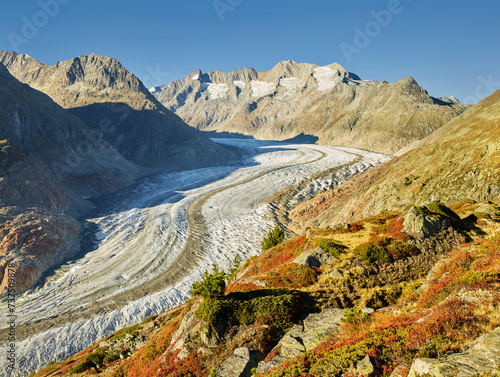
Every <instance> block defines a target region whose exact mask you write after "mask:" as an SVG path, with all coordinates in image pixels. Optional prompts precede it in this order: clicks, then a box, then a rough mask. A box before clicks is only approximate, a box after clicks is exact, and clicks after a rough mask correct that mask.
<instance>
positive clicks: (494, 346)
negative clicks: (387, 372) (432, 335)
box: [408, 327, 500, 377]
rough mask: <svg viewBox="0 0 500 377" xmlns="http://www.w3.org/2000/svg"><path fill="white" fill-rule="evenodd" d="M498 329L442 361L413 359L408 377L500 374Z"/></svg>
mask: <svg viewBox="0 0 500 377" xmlns="http://www.w3.org/2000/svg"><path fill="white" fill-rule="evenodd" d="M499 367H500V327H498V328H496V329H495V330H494V331H493V332H492V333H490V334H487V335H484V336H482V337H480V338H478V339H476V340H475V341H474V342H473V343H471V344H470V345H469V346H467V347H466V348H465V349H464V351H463V352H459V353H453V354H451V355H448V356H446V357H445V358H443V359H426V358H419V359H415V360H414V362H413V364H412V366H411V369H410V372H409V374H408V377H416V376H418V375H424V374H426V375H430V376H436V377H445V376H450V375H453V376H456V377H467V376H473V375H478V374H483V373H487V372H500V368H499Z"/></svg>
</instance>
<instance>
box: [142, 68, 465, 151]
mask: <svg viewBox="0 0 500 377" xmlns="http://www.w3.org/2000/svg"><path fill="white" fill-rule="evenodd" d="M150 91H151V92H152V93H153V94H154V95H155V96H156V98H157V99H158V100H159V101H161V103H163V104H164V105H165V106H166V107H167V108H168V109H170V110H171V111H174V112H175V113H176V114H177V115H179V116H180V117H181V118H182V119H183V120H184V121H186V122H187V123H188V124H189V125H191V126H192V127H195V128H197V129H199V130H203V131H217V132H228V133H233V134H244V135H251V136H254V137H256V138H259V139H275V140H285V139H291V138H294V137H296V136H298V135H302V134H303V135H312V136H315V137H316V140H318V142H319V143H321V144H335V145H345V146H350V147H359V148H366V149H369V150H372V151H378V152H386V153H395V152H397V151H398V150H399V149H401V148H403V147H405V146H406V145H408V144H409V143H411V142H413V141H415V140H419V139H422V138H424V137H425V136H427V135H429V134H430V133H431V132H432V131H434V130H436V129H438V128H439V127H441V126H442V125H443V124H445V123H446V122H447V121H449V120H450V119H452V118H454V117H455V116H457V115H459V114H460V113H461V112H462V111H464V110H465V109H466V108H467V106H465V105H462V104H460V103H459V102H458V100H456V99H455V98H454V97H450V98H439V99H438V98H433V97H431V96H429V95H428V94H427V92H426V91H425V90H424V89H422V88H421V87H420V86H419V85H418V84H417V83H416V81H415V80H414V79H413V78H411V77H407V78H405V79H402V80H400V81H397V82H395V83H391V84H389V83H387V82H385V81H382V82H376V81H365V80H361V79H360V78H359V77H358V76H357V75H355V74H353V73H350V72H348V71H347V70H345V69H344V68H343V67H341V66H340V65H338V64H332V65H329V66H325V67H319V66H317V65H314V64H299V63H296V62H294V61H282V62H280V63H278V64H277V65H276V66H275V67H274V68H273V69H271V70H270V71H268V72H256V71H255V70H254V69H252V68H245V69H240V70H235V71H233V72H231V73H224V72H221V71H215V72H210V73H202V72H201V71H200V70H198V71H194V72H193V73H191V74H190V75H189V76H187V77H186V78H184V79H180V80H176V81H173V82H171V83H170V84H168V85H163V86H160V87H155V88H151V89H150Z"/></svg>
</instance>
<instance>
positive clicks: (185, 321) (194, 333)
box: [169, 301, 205, 359]
mask: <svg viewBox="0 0 500 377" xmlns="http://www.w3.org/2000/svg"><path fill="white" fill-rule="evenodd" d="M199 306H200V302H199V301H198V302H197V303H195V304H194V305H193V307H192V308H191V310H190V311H189V312H187V313H186V314H185V315H184V317H183V318H182V322H181V324H180V325H179V328H178V329H177V331H176V332H175V333H174V335H172V340H171V341H170V347H169V351H177V350H180V352H179V354H178V355H177V357H178V358H180V359H183V358H185V357H186V356H187V355H188V354H189V350H188V347H186V345H188V344H189V343H190V342H191V341H192V340H194V339H195V338H197V337H198V338H199V333H200V332H201V329H202V328H203V327H205V326H204V325H205V324H204V321H200V320H199V319H198V318H196V316H195V313H196V310H197V309H198V307H199Z"/></svg>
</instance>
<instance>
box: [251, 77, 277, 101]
mask: <svg viewBox="0 0 500 377" xmlns="http://www.w3.org/2000/svg"><path fill="white" fill-rule="evenodd" d="M250 85H251V86H252V97H264V96H268V95H270V94H271V93H272V92H273V91H274V89H275V88H276V84H275V83H272V82H264V81H255V80H252V81H251V82H250Z"/></svg>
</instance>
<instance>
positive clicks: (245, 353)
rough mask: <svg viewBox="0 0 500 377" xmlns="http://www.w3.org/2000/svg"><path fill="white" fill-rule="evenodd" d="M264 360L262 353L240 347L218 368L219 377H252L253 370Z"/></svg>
mask: <svg viewBox="0 0 500 377" xmlns="http://www.w3.org/2000/svg"><path fill="white" fill-rule="evenodd" d="M262 359H263V356H262V353H261V352H259V351H255V350H250V349H249V348H248V347H240V348H237V349H235V350H234V353H233V354H232V355H231V356H229V357H228V358H227V359H226V360H225V361H224V362H223V363H222V364H221V365H219V366H218V367H217V370H216V373H217V377H251V376H252V373H251V370H252V369H253V368H256V367H257V365H258V364H259V362H260V361H261V360H262Z"/></svg>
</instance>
